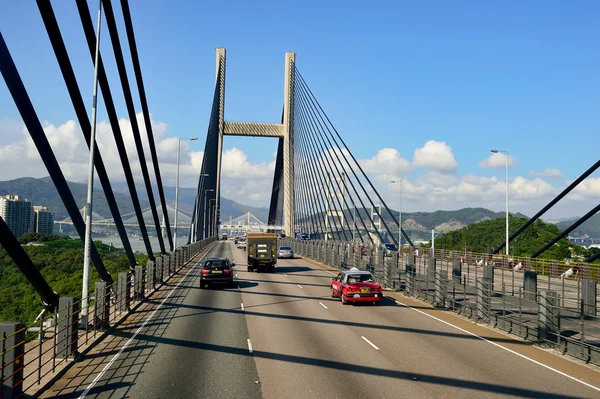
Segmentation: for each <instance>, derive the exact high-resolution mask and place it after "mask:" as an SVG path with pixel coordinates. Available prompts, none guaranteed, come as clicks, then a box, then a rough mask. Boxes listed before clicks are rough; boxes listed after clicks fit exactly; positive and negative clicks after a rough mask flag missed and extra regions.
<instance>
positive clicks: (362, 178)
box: [294, 68, 413, 245]
mask: <svg viewBox="0 0 600 399" xmlns="http://www.w3.org/2000/svg"><path fill="white" fill-rule="evenodd" d="M295 77H296V80H295V81H296V85H295V97H294V114H295V116H294V153H295V157H296V159H295V166H294V167H295V168H296V169H297V173H295V174H296V176H295V183H296V186H297V190H298V193H297V194H296V207H297V210H296V212H297V215H298V216H297V218H298V221H299V223H300V225H301V226H302V227H301V228H303V229H306V230H309V231H312V232H315V233H317V236H319V237H323V236H324V235H325V234H330V233H331V231H335V232H336V237H335V239H343V240H348V239H349V237H350V236H351V235H352V230H353V227H352V226H351V224H350V223H349V222H348V220H349V219H350V218H352V219H356V217H358V219H359V222H360V225H361V226H362V228H363V229H364V231H368V230H369V225H370V226H371V229H372V230H374V232H375V235H376V236H377V237H378V239H379V240H380V242H386V241H387V240H386V239H385V238H386V237H385V236H387V237H389V238H390V239H391V240H392V241H393V242H394V243H396V244H398V240H397V239H396V237H395V235H396V232H397V230H398V229H397V228H396V229H394V230H392V229H391V228H390V226H389V225H388V223H387V222H386V218H385V216H387V217H388V220H389V219H391V220H392V221H393V222H394V223H395V224H396V226H397V225H398V219H397V218H396V216H395V215H394V214H393V212H392V211H391V210H390V209H389V208H388V206H387V205H386V203H385V201H384V200H383V198H382V197H381V195H380V194H379V193H378V192H377V190H376V189H375V187H374V186H373V184H372V182H371V180H370V179H369V177H368V176H367V174H366V173H365V172H364V170H363V168H362V167H361V166H360V164H359V162H358V161H357V160H356V158H355V157H354V156H353V155H352V153H351V152H350V150H349V148H348V146H347V145H346V143H345V142H344V140H343V139H342V138H341V136H340V134H339V133H338V131H337V130H336V129H335V127H334V126H333V124H332V123H331V121H330V119H329V118H328V117H327V115H326V114H325V112H324V110H323V108H322V107H321V105H320V104H319V102H318V100H317V99H316V97H315V96H314V94H313V93H312V91H311V90H310V88H309V87H308V84H307V83H306V81H305V80H304V78H303V77H302V75H301V73H300V71H298V69H297V68H295ZM357 171H358V172H357ZM332 189H333V194H332ZM346 197H347V198H348V201H346ZM363 198H365V199H366V200H367V204H365V202H364V201H363ZM374 198H375V201H378V202H379V204H381V210H380V206H378V205H376V203H375V201H374ZM347 202H350V205H352V208H353V210H354V211H355V214H356V217H352V216H351V214H350V211H349V208H348V207H347V206H346V204H347ZM359 205H360V209H359V208H358V207H359ZM368 205H370V206H371V209H372V210H373V212H375V213H374V214H373V213H372V212H371V214H370V215H368V216H367V217H363V214H364V213H365V210H366V209H367V206H368ZM332 206H333V207H334V208H335V209H334V210H333V214H334V216H335V215H337V217H334V218H333V226H331V227H333V229H329V226H328V224H329V223H328V218H329V217H330V213H331V209H332ZM342 215H343V216H342ZM340 216H341V217H340ZM373 216H376V217H377V219H378V222H375V220H374V218H373ZM356 222H357V221H356V220H352V224H353V225H354V227H356V224H357V223H356ZM378 224H381V225H383V226H382V227H381V228H378V226H377V225H378ZM401 231H402V235H403V236H404V238H405V240H406V241H407V242H408V243H409V245H413V243H412V241H411V240H410V238H409V237H408V235H407V234H406V232H405V231H404V229H401ZM367 238H368V240H369V241H370V243H371V244H374V241H373V238H372V237H371V235H370V234H367ZM359 240H360V241H362V242H363V243H364V241H365V240H364V238H363V237H362V235H360V234H359Z"/></svg>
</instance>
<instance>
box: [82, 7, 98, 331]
mask: <svg viewBox="0 0 600 399" xmlns="http://www.w3.org/2000/svg"><path fill="white" fill-rule="evenodd" d="M101 22H102V0H99V1H98V26H97V28H96V55H95V58H94V94H93V100H92V129H91V132H90V157H89V163H88V189H87V201H86V204H85V237H84V238H85V239H84V255H83V287H82V290H81V298H82V304H81V325H82V326H87V322H88V320H87V319H88V304H89V298H88V295H89V285H90V253H91V249H92V248H91V246H92V203H93V200H94V155H95V154H96V114H97V109H98V107H97V104H98V63H99V58H100V57H99V53H100V24H101Z"/></svg>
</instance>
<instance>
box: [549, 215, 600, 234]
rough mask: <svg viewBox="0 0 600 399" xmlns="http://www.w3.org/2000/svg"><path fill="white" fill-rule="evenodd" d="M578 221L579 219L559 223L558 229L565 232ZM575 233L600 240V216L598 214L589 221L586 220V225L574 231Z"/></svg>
mask: <svg viewBox="0 0 600 399" xmlns="http://www.w3.org/2000/svg"><path fill="white" fill-rule="evenodd" d="M576 221H577V219H574V220H566V221H564V222H558V223H557V224H556V227H558V228H559V229H561V230H565V229H567V228H568V227H569V226H571V225H572V224H573V223H575V222H576ZM573 233H577V234H580V235H588V236H590V237H592V238H600V214H596V215H594V216H592V217H591V218H589V219H588V220H586V221H585V223H583V224H582V225H581V226H579V227H577V228H576V229H575V230H573Z"/></svg>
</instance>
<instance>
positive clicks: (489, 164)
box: [479, 152, 519, 169]
mask: <svg viewBox="0 0 600 399" xmlns="http://www.w3.org/2000/svg"><path fill="white" fill-rule="evenodd" d="M517 163H519V161H518V160H517V159H516V158H515V157H513V156H512V155H510V154H509V155H508V166H515V165H516V164H517ZM479 167H480V168H486V169H504V168H506V154H504V153H501V152H497V153H495V154H492V155H490V156H489V157H487V158H486V159H484V160H483V161H481V162H479Z"/></svg>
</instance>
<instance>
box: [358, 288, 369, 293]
mask: <svg viewBox="0 0 600 399" xmlns="http://www.w3.org/2000/svg"><path fill="white" fill-rule="evenodd" d="M369 291H371V290H370V289H368V288H361V289H360V292H369Z"/></svg>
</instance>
